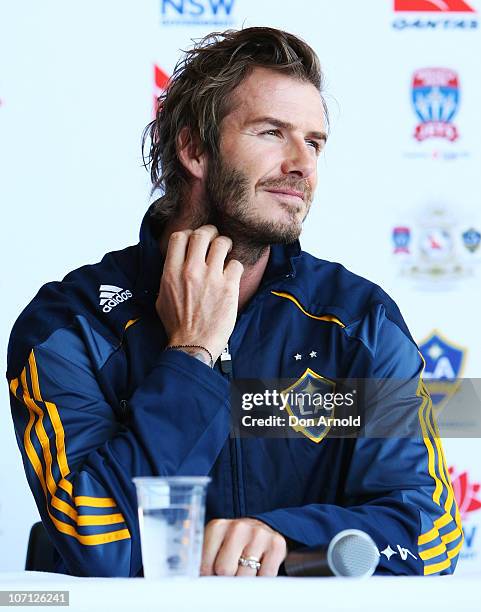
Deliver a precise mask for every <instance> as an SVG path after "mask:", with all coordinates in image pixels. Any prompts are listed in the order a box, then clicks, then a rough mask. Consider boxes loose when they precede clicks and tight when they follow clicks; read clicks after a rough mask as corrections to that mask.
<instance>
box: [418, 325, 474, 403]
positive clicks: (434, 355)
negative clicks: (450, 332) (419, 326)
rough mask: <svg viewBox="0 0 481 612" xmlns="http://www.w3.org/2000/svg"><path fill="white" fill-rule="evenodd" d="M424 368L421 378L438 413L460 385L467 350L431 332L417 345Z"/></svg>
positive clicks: (437, 333) (435, 331)
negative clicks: (424, 364)
mask: <svg viewBox="0 0 481 612" xmlns="http://www.w3.org/2000/svg"><path fill="white" fill-rule="evenodd" d="M419 350H420V351H421V354H422V356H423V357H424V361H425V362H426V367H425V369H424V374H423V378H424V380H425V381H426V386H427V388H428V390H429V393H430V395H431V399H432V402H433V408H434V410H435V411H436V412H440V411H441V410H442V409H443V408H444V407H445V406H446V404H447V402H448V401H449V399H450V398H451V397H452V396H453V395H454V394H455V393H456V391H457V389H458V387H459V385H460V384H461V375H462V372H463V369H464V363H465V360H466V353H467V350H466V349H465V348H464V347H462V346H458V345H457V344H455V343H454V342H451V341H450V340H448V339H447V338H446V337H444V336H443V335H442V334H441V333H440V332H439V331H438V330H436V329H435V330H433V331H432V332H431V333H430V334H429V336H428V337H427V338H425V339H424V340H423V341H422V342H421V344H420V345H419Z"/></svg>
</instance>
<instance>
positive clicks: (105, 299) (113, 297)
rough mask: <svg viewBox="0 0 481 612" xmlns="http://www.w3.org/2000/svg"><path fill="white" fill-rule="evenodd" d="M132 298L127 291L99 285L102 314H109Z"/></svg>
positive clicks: (113, 286) (112, 286)
mask: <svg viewBox="0 0 481 612" xmlns="http://www.w3.org/2000/svg"><path fill="white" fill-rule="evenodd" d="M131 297H132V293H131V292H130V291H129V290H128V289H122V288H121V287H116V286H115V285H100V288H99V299H100V306H102V310H103V311H104V312H110V311H111V310H112V309H113V308H115V307H116V306H118V305H119V304H121V303H122V302H125V301H127V300H128V299H130V298H131Z"/></svg>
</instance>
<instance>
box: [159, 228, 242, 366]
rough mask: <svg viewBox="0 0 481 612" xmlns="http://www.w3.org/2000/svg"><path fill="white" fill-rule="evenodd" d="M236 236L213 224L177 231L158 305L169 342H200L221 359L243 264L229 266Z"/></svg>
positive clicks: (233, 261)
mask: <svg viewBox="0 0 481 612" xmlns="http://www.w3.org/2000/svg"><path fill="white" fill-rule="evenodd" d="M231 248H232V240H231V239H230V238H228V237H227V236H219V232H218V231H217V228H215V227H214V226H213V225H203V226H202V227H199V228H198V229H196V230H194V231H192V230H184V231H178V232H173V233H172V234H171V236H170V239H169V244H168V247H167V254H166V258H165V264H164V271H163V274H162V278H161V281H160V290H159V295H158V298H157V301H156V303H155V308H156V310H157V314H158V315H159V317H160V319H161V321H162V323H163V325H164V327H165V329H166V331H167V335H168V338H169V344H190V345H201V346H204V347H205V348H207V349H208V350H209V351H210V352H211V354H212V357H213V359H214V361H216V360H217V358H218V357H219V355H220V354H221V353H222V351H223V349H224V348H225V346H226V345H227V342H228V340H229V337H230V335H231V333H232V330H233V329H234V325H235V321H236V317H237V308H238V303H239V284H240V279H241V276H242V272H243V270H244V266H243V265H242V264H241V263H240V261H237V260H236V259H231V260H230V261H229V263H228V264H227V265H226V266H225V267H224V265H225V259H226V257H227V254H228V253H229V251H230V250H231Z"/></svg>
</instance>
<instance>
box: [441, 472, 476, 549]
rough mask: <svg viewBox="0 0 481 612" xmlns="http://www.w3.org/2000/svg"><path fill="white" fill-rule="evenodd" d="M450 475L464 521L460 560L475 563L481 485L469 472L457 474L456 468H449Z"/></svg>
mask: <svg viewBox="0 0 481 612" xmlns="http://www.w3.org/2000/svg"><path fill="white" fill-rule="evenodd" d="M449 475H450V477H451V483H452V485H453V491H454V497H455V498H456V503H457V504H458V508H459V513H460V514H461V519H462V521H463V531H464V546H463V548H462V549H461V553H460V558H461V559H462V560H463V561H468V560H469V561H474V560H476V559H477V557H478V556H479V550H476V546H475V541H476V535H477V531H478V528H479V526H480V521H481V515H480V513H479V510H481V499H480V497H479V492H480V489H481V484H480V483H479V482H472V481H471V480H470V477H469V473H468V472H467V471H464V472H457V471H456V469H455V468H454V467H450V468H449Z"/></svg>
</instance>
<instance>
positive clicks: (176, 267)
mask: <svg viewBox="0 0 481 612" xmlns="http://www.w3.org/2000/svg"><path fill="white" fill-rule="evenodd" d="M191 234H192V230H191V229H187V230H183V231H180V232H173V233H172V234H171V235H170V238H169V243H168V245H167V253H166V254H165V263H164V270H166V271H167V270H169V271H171V272H172V271H175V272H180V270H181V269H182V266H183V265H184V261H185V255H186V253H187V245H188V244H189V238H190V235H191Z"/></svg>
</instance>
